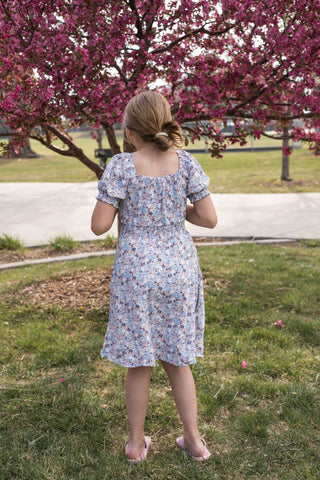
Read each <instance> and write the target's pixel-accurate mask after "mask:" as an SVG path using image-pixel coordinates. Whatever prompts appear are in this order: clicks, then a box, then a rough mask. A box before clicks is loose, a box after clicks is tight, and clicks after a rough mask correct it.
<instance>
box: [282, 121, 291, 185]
mask: <svg viewBox="0 0 320 480" xmlns="http://www.w3.org/2000/svg"><path fill="white" fill-rule="evenodd" d="M282 148H283V149H288V148H289V128H288V127H283V141H282ZM289 160H290V157H289V155H286V154H284V153H282V172H281V180H286V181H287V182H288V181H291V178H290V173H289Z"/></svg>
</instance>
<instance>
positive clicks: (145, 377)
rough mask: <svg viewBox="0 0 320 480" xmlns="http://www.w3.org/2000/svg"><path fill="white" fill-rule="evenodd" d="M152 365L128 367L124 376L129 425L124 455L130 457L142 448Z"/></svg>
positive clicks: (135, 455) (132, 457)
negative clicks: (125, 376)
mask: <svg viewBox="0 0 320 480" xmlns="http://www.w3.org/2000/svg"><path fill="white" fill-rule="evenodd" d="M151 371H152V367H136V368H128V373H127V378H126V401H127V414H128V420H129V426H130V433H129V438H128V442H127V444H126V455H127V457H128V458H130V459H135V458H137V457H138V456H139V454H140V453H141V451H142V450H143V448H144V422H145V418H146V413H147V407H148V400H149V386H150V375H151Z"/></svg>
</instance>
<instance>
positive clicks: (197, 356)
mask: <svg viewBox="0 0 320 480" xmlns="http://www.w3.org/2000/svg"><path fill="white" fill-rule="evenodd" d="M101 358H102V359H103V358H106V359H107V360H108V361H109V362H112V363H114V364H116V365H120V367H125V368H137V367H155V366H156V361H157V360H160V361H163V362H166V363H170V365H174V366H175V367H187V366H188V365H195V364H196V363H197V360H196V359H197V358H203V355H202V354H200V353H199V354H195V358H194V359H193V360H191V361H190V362H185V363H178V364H176V363H172V362H170V361H168V360H167V359H165V358H160V357H157V358H155V360H154V362H153V363H152V364H150V362H146V363H144V362H142V363H139V365H128V364H127V363H126V362H121V360H120V361H119V360H113V359H112V358H111V357H109V356H108V355H106V354H101Z"/></svg>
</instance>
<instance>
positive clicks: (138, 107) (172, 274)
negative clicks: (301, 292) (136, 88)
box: [91, 91, 217, 463]
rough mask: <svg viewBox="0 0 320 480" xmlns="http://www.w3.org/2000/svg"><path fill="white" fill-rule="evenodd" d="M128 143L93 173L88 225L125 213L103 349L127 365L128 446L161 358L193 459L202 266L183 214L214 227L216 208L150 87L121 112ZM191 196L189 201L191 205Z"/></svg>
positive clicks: (138, 444) (130, 451) (134, 441)
mask: <svg viewBox="0 0 320 480" xmlns="http://www.w3.org/2000/svg"><path fill="white" fill-rule="evenodd" d="M123 126H124V131H125V135H126V138H127V139H128V140H129V142H130V143H131V145H132V146H133V147H134V148H132V150H135V151H134V153H121V154H119V155H115V156H114V157H113V158H112V159H111V160H110V162H109V164H108V166H107V168H106V170H105V171H104V174H103V177H102V179H101V180H100V181H99V184H98V185H99V195H98V197H97V204H96V206H95V209H94V211H93V215H92V225H91V228H92V231H93V232H94V233H95V234H96V235H101V234H103V233H105V232H107V231H108V230H109V229H110V227H111V226H112V223H113V221H114V218H115V215H116V213H117V211H118V212H119V217H120V220H121V227H120V235H119V239H118V245H117V250H116V256H115V260H114V267H113V274H112V280H111V292H110V294H111V295H110V314H109V323H108V329H107V333H106V337H105V341H104V345H103V349H102V352H101V355H102V357H106V358H107V359H108V360H110V361H112V362H114V363H117V364H119V365H122V366H124V367H127V368H128V371H127V377H126V404H127V414H128V420H129V426H130V432H129V438H128V440H127V442H126V445H125V454H126V457H127V459H128V460H129V461H131V462H134V463H139V462H140V461H141V460H143V459H144V458H145V457H146V455H147V452H148V449H149V447H150V444H151V439H150V437H145V436H144V422H145V416H146V411H147V404H148V396H149V383H150V374H151V370H152V367H154V366H155V364H156V360H160V361H161V363H162V365H163V367H164V369H165V371H166V373H167V374H168V377H169V381H170V384H171V387H172V391H173V395H174V400H175V403H176V406H177V409H178V412H179V414H180V418H181V421H182V424H183V437H179V438H178V439H177V441H176V442H177V445H178V446H179V447H180V448H182V449H183V450H184V451H185V452H186V453H187V454H188V455H190V456H191V457H193V458H194V459H195V460H204V459H207V458H209V456H210V453H209V451H208V450H207V448H206V445H205V442H204V440H203V439H202V438H201V436H200V434H199V431H198V427H197V400H196V391H195V385H194V381H193V376H192V373H191V370H190V367H189V365H190V364H194V363H195V362H196V357H202V356H203V332H204V317H205V315H204V302H203V288H202V276H201V272H200V269H199V264H198V259H197V253H196V249H195V246H194V244H193V241H192V238H191V236H190V235H189V233H188V232H187V231H186V229H185V220H188V221H189V222H191V223H194V224H195V225H200V226H203V227H208V228H213V227H215V225H216V223H217V216H216V212H215V209H214V206H213V204H212V200H211V197H210V193H209V191H208V190H207V187H208V185H209V179H208V177H207V176H206V175H205V174H204V173H203V171H202V169H201V167H200V165H199V163H198V162H197V161H196V160H195V158H193V157H192V156H191V155H190V154H189V153H187V152H185V151H183V150H176V148H178V147H181V146H182V143H183V142H182V134H181V130H180V127H179V125H178V124H177V123H176V122H174V121H173V119H172V116H171V113H170V107H169V104H168V102H167V101H166V99H165V98H164V97H163V96H162V95H161V94H159V93H156V92H150V91H147V92H142V93H140V94H138V95H137V96H135V97H134V98H132V99H131V100H130V102H129V103H128V105H127V107H126V109H125V114H124V125H123ZM187 198H188V199H189V200H190V202H191V204H192V205H191V204H190V205H187Z"/></svg>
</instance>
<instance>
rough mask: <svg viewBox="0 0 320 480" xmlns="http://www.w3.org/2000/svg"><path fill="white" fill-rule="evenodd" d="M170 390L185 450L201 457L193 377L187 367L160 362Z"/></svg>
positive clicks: (201, 447)
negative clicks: (180, 425) (181, 425)
mask: <svg viewBox="0 0 320 480" xmlns="http://www.w3.org/2000/svg"><path fill="white" fill-rule="evenodd" d="M162 365H163V368H164V369H165V371H166V373H167V375H168V377H169V380H170V385H171V388H172V392H173V396H174V401H175V403H176V406H177V409H178V412H179V415H180V418H181V421H182V424H183V438H184V444H185V447H186V448H187V450H189V451H190V452H192V453H193V454H194V455H201V454H202V452H203V448H204V445H203V443H202V441H201V437H200V433H199V430H198V426H197V397H196V388H195V384H194V380H193V375H192V372H191V370H190V367H189V366H186V367H177V366H175V365H172V364H170V363H167V362H164V361H162Z"/></svg>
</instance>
